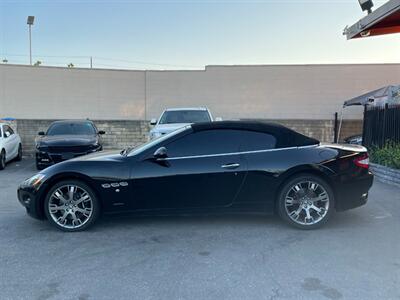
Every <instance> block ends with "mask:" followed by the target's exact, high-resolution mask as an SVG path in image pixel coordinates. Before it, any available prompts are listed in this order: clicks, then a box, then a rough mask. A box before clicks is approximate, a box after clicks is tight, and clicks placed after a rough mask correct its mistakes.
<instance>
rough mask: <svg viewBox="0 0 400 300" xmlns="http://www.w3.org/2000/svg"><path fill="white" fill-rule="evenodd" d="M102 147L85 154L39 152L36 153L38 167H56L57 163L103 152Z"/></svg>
mask: <svg viewBox="0 0 400 300" xmlns="http://www.w3.org/2000/svg"><path fill="white" fill-rule="evenodd" d="M101 150H102V147H101V146H100V147H99V148H95V149H91V150H87V151H83V152H49V151H42V150H37V151H36V165H37V166H38V167H39V168H46V167H49V166H51V165H54V164H56V163H59V162H62V161H65V160H68V159H71V158H75V157H79V156H83V155H87V154H90V153H94V152H98V151H101Z"/></svg>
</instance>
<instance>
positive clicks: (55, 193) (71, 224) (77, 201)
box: [45, 181, 99, 231]
mask: <svg viewBox="0 0 400 300" xmlns="http://www.w3.org/2000/svg"><path fill="white" fill-rule="evenodd" d="M45 210H46V215H47V217H48V219H49V220H50V222H51V223H53V224H54V225H55V226H56V227H57V228H59V229H61V230H64V231H79V230H83V229H85V228H87V227H88V226H90V225H91V224H92V223H93V222H94V221H95V220H96V218H97V215H98V210H99V206H98V202H97V199H96V197H95V195H94V193H93V192H92V190H91V189H90V188H89V187H88V186H86V185H85V184H83V183H81V182H79V181H64V182H60V183H59V184H56V185H55V186H54V187H53V188H52V189H51V190H50V192H49V194H48V195H47V197H46V202H45Z"/></svg>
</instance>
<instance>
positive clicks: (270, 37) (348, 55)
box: [0, 0, 400, 69]
mask: <svg viewBox="0 0 400 300" xmlns="http://www.w3.org/2000/svg"><path fill="white" fill-rule="evenodd" d="M374 3H375V7H378V6H380V5H382V4H383V3H385V1H377V0H374ZM28 15H34V16H35V18H36V19H35V24H34V25H33V27H32V52H33V61H37V60H40V61H41V62H42V64H43V65H60V66H66V65H67V64H68V63H73V64H74V65H75V66H76V67H89V65H90V57H91V56H92V57H93V66H94V67H98V68H126V69H203V68H204V66H206V65H243V64H319V63H400V34H398V35H387V36H380V37H369V38H366V39H357V40H350V41H347V40H346V38H345V36H343V35H342V32H343V29H344V28H345V26H346V25H352V24H353V23H355V22H356V21H357V20H359V19H360V18H362V17H363V16H364V15H365V13H364V12H362V11H361V9H360V6H359V4H358V1H357V0H264V1H261V0H258V1H252V0H248V1H245V0H241V1H233V0H232V1H224V0H219V1H218V0H214V1H212V0H203V1H196V0H187V1H184V0H181V1H167V0H165V1H161V0H158V1H152V0H148V1H135V0H116V1H110V0H107V1H106V0H86V1H84V0H82V1H77V0H68V1H66V0H51V1H49V0H31V1H27V0H0V61H1V60H3V59H7V60H8V63H18V64H27V63H29V42H28V41H29V40H28V27H27V25H26V18H27V16H28Z"/></svg>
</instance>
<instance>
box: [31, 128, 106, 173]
mask: <svg viewBox="0 0 400 300" xmlns="http://www.w3.org/2000/svg"><path fill="white" fill-rule="evenodd" d="M104 133H105V132H104V131H99V130H97V127H96V125H95V124H94V123H93V122H92V121H90V120H64V121H56V122H53V123H51V125H50V126H49V128H48V129H47V132H46V133H45V132H43V131H41V132H39V133H38V134H39V137H38V138H36V140H35V143H36V167H37V169H38V170H42V169H44V168H46V167H48V166H50V165H52V164H55V163H58V162H61V161H64V160H67V159H70V158H74V157H77V156H81V155H86V154H89V153H93V152H97V151H101V150H102V149H103V146H102V144H101V141H100V135H102V134H104Z"/></svg>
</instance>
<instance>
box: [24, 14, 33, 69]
mask: <svg viewBox="0 0 400 300" xmlns="http://www.w3.org/2000/svg"><path fill="white" fill-rule="evenodd" d="M34 20H35V17H34V16H28V20H27V21H26V24H28V26H29V64H30V65H31V66H32V29H31V27H32V25H33V21H34Z"/></svg>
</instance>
